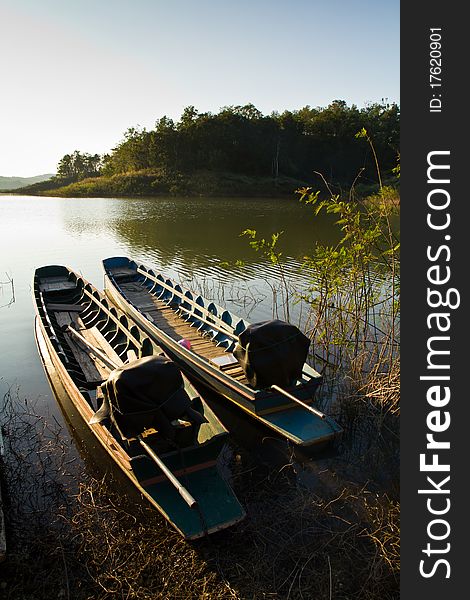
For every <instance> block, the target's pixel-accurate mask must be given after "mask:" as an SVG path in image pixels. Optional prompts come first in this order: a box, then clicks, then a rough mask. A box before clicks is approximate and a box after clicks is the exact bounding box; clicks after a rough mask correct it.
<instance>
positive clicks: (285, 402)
mask: <svg viewBox="0 0 470 600" xmlns="http://www.w3.org/2000/svg"><path fill="white" fill-rule="evenodd" d="M103 266H104V271H105V293H106V295H107V296H108V297H109V298H110V300H111V301H112V302H113V303H114V304H115V305H116V306H118V307H119V308H121V309H122V310H123V311H124V312H125V313H126V314H127V315H128V316H129V317H130V318H131V319H132V320H133V321H134V322H135V323H137V324H138V325H139V326H140V327H141V328H142V329H143V330H145V332H146V333H147V334H148V335H149V337H150V338H151V339H152V340H153V341H154V342H156V343H158V344H160V345H161V346H162V347H163V348H164V349H165V351H166V352H167V353H168V354H169V355H170V356H171V357H172V358H173V360H175V361H176V362H178V364H179V365H180V367H181V368H182V369H183V370H185V372H186V373H187V374H188V375H189V376H192V377H194V378H195V379H196V380H198V381H200V382H202V383H204V384H205V385H207V386H208V387H210V388H212V389H213V390H215V391H216V392H218V393H219V394H220V395H222V396H224V397H225V398H227V399H228V400H230V401H231V402H234V403H235V404H236V405H238V406H239V407H240V408H241V409H243V410H244V411H246V413H248V414H250V415H251V416H252V417H253V418H255V419H256V420H257V421H258V422H261V423H263V424H264V425H265V426H267V427H268V428H269V429H270V430H271V431H274V432H276V433H277V434H280V435H281V436H283V437H284V438H287V439H288V440H290V441H291V442H292V443H293V444H296V445H299V446H302V447H311V446H315V447H316V448H320V447H324V446H325V445H328V444H330V443H332V442H334V441H335V440H337V439H338V437H339V436H340V435H341V433H342V429H341V427H340V426H339V425H338V424H337V423H336V422H335V421H334V420H333V419H331V418H329V417H328V416H327V415H325V414H324V413H322V412H321V411H319V410H317V409H316V408H315V407H314V406H312V401H313V397H314V392H315V390H316V388H317V387H318V385H319V384H320V381H321V376H320V374H319V373H318V372H317V371H315V370H314V369H313V368H312V367H310V366H309V365H308V364H307V363H305V364H303V366H301V376H300V377H299V379H297V380H296V381H295V382H294V383H293V384H292V385H290V386H288V387H287V388H281V387H279V386H277V385H273V386H269V387H267V388H266V387H264V388H260V387H258V388H257V387H256V386H253V385H251V384H250V382H249V381H248V379H247V376H246V373H245V371H244V370H243V368H242V366H241V364H240V363H239V362H238V360H237V359H236V358H235V357H234V355H233V351H234V348H235V346H236V343H237V341H238V337H239V336H240V335H242V333H243V331H245V330H246V329H247V327H248V326H249V323H248V322H246V321H245V320H243V319H241V318H239V317H237V316H236V315H234V314H233V313H231V312H230V311H228V310H226V309H224V308H222V307H220V306H218V305H216V304H215V303H214V302H211V301H209V300H207V299H205V298H203V297H202V296H200V295H198V294H195V293H193V292H191V291H190V290H188V289H184V288H183V287H182V286H181V285H179V284H176V283H174V282H173V281H171V280H170V279H168V278H166V277H163V276H162V275H161V274H157V273H155V271H153V270H152V269H150V268H148V267H146V266H144V265H141V264H137V263H136V262H134V261H132V260H130V259H128V258H126V257H113V258H108V259H105V260H104V261H103ZM183 340H186V342H185V341H183ZM187 341H189V342H190V348H189V349H188V348H187V347H185V346H184V345H183V344H186V345H187V346H189V344H187Z"/></svg>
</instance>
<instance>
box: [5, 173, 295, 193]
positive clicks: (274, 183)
mask: <svg viewBox="0 0 470 600" xmlns="http://www.w3.org/2000/svg"><path fill="white" fill-rule="evenodd" d="M304 185H305V182H302V181H299V180H296V179H292V178H289V177H278V178H272V177H249V176H246V175H239V174H236V173H228V172H213V171H196V172H190V173H183V172H174V171H173V172H168V171H165V170H164V169H160V170H148V169H147V170H142V171H135V172H130V173H123V174H119V175H113V176H111V177H104V176H101V177H94V178H89V179H83V180H82V181H77V182H67V181H66V180H60V179H53V180H49V181H46V182H41V183H38V184H35V185H31V186H28V187H25V188H21V189H20V190H14V191H12V192H11V193H14V194H26V195H37V196H61V197H121V196H122V197H126V196H127V197H129V196H137V197H142V196H214V197H218V196H220V197H237V196H238V197H279V196H292V190H294V189H296V188H297V187H301V186H304Z"/></svg>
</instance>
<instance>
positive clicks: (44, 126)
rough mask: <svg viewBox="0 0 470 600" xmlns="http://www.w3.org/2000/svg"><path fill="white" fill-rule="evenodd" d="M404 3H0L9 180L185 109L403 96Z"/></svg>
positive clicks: (2, 161) (4, 167) (3, 153)
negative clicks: (401, 19) (401, 25)
mask: <svg viewBox="0 0 470 600" xmlns="http://www.w3.org/2000/svg"><path fill="white" fill-rule="evenodd" d="M399 4H400V3H399V0H289V1H287V0H232V1H231V2H229V1H226V0H0V77H1V83H2V86H1V90H2V91H1V94H0V175H3V176H12V175H16V176H24V177H27V176H32V175H39V174H42V173H54V172H55V169H56V166H57V163H58V161H59V160H60V158H61V157H62V156H63V155H64V154H66V153H70V152H73V151H74V150H80V151H81V152H90V153H100V154H101V153H103V152H107V151H109V150H110V149H112V148H113V147H114V146H115V145H116V143H118V142H119V141H120V140H121V139H122V135H123V133H124V131H126V130H127V129H128V128H129V127H131V126H136V125H140V126H142V127H146V128H148V129H149V128H152V127H153V126H154V123H155V121H156V120H157V119H158V118H160V117H162V116H163V115H167V116H169V117H172V118H173V119H175V120H177V119H179V117H180V115H181V112H182V110H183V108H184V107H185V106H188V105H194V106H195V107H196V108H197V109H198V110H200V111H202V112H205V111H211V112H217V111H218V110H219V109H220V108H221V107H222V106H227V105H239V104H247V103H250V102H251V103H253V104H254V105H255V106H256V107H257V108H258V109H259V110H261V111H262V112H263V113H265V114H269V113H270V112H272V111H274V110H276V111H279V112H282V111H283V110H285V109H290V110H295V109H298V108H301V107H303V106H305V105H307V104H308V105H310V106H321V107H323V106H328V104H330V102H331V101H332V100H335V99H340V100H345V101H346V102H347V103H348V104H349V105H350V104H356V105H357V106H359V107H363V106H365V105H366V104H368V103H371V102H380V101H381V100H382V99H388V101H390V102H397V103H399V58H400V57H399V51H400V48H399V41H400V31H399Z"/></svg>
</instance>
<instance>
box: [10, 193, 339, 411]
mask: <svg viewBox="0 0 470 600" xmlns="http://www.w3.org/2000/svg"><path fill="white" fill-rule="evenodd" d="M247 228H250V229H256V230H257V231H258V232H259V233H260V235H261V236H262V237H270V236H271V234H272V233H275V232H278V231H284V235H283V236H282V238H281V241H280V245H281V248H282V251H283V255H284V256H285V257H287V258H288V264H287V269H286V272H287V275H288V278H289V281H290V282H292V283H293V285H294V286H295V287H296V288H297V289H299V288H301V287H302V286H305V285H306V283H307V282H306V279H305V275H304V274H302V273H301V272H300V271H299V265H300V261H301V259H302V256H304V255H305V253H308V252H309V251H310V250H311V249H312V247H313V245H314V243H315V241H316V240H319V241H323V242H325V241H331V240H332V238H333V237H334V236H335V230H334V227H333V226H332V224H331V222H327V221H325V220H324V219H319V218H318V217H314V216H313V213H312V211H311V209H310V208H309V207H306V206H304V205H301V204H300V203H299V202H298V200H297V199H296V198H292V199H282V200H281V199H259V198H230V199H228V198H221V199H219V198H145V199H128V198H98V199H95V198H93V199H91V198H67V199H62V198H38V197H28V196H24V197H23V196H6V195H5V196H2V195H0V282H1V284H0V401H1V399H2V398H3V396H4V393H5V392H6V391H7V390H8V389H9V388H11V387H12V388H14V389H18V392H19V394H20V396H21V397H24V398H34V399H38V400H37V406H38V407H39V409H40V410H41V411H42V410H44V412H46V413H52V414H54V415H56V416H57V417H59V418H60V412H59V410H58V408H57V406H56V402H55V399H54V398H53V396H52V393H51V391H50V388H49V385H48V383H47V380H46V377H45V375H44V372H43V369H42V365H41V363H40V360H39V357H38V353H37V350H36V346H35V341H34V335H33V315H34V311H33V304H32V300H31V280H32V277H33V273H34V270H35V268H37V267H39V266H42V265H46V264H66V265H68V266H70V267H72V268H73V269H75V270H77V271H79V272H81V273H82V274H83V276H84V277H85V278H86V279H88V280H90V281H91V282H92V283H93V284H94V285H96V286H97V287H98V288H99V289H102V287H103V274H102V268H101V260H102V259H103V258H105V257H108V256H115V255H125V256H130V257H133V258H134V259H137V260H141V261H142V262H144V263H146V264H149V265H153V266H155V268H156V269H157V270H161V271H162V272H163V273H164V274H166V275H168V276H169V277H171V278H173V279H176V280H177V281H180V282H183V283H185V284H187V285H189V286H190V287H193V288H195V289H196V288H198V289H200V290H201V291H203V292H204V294H205V295H206V296H207V297H212V298H213V299H215V300H218V301H219V303H222V302H223V303H224V304H225V305H227V306H228V307H230V308H232V310H234V311H235V312H236V313H238V314H239V315H240V316H244V317H247V318H248V319H249V320H251V321H257V320H262V319H265V318H270V317H271V316H272V315H273V296H272V286H273V285H274V286H275V285H276V283H278V274H277V272H276V271H275V269H273V267H272V266H271V265H269V264H268V263H267V262H266V261H265V260H264V259H262V257H260V256H259V255H258V254H257V253H256V252H255V251H254V250H253V249H252V248H250V246H249V243H248V239H247V238H245V237H240V233H241V232H242V231H243V230H244V229H247ZM237 261H243V263H244V265H243V266H240V265H237V264H236V262H237ZM221 263H222V264H221ZM223 263H228V264H223ZM10 279H12V280H13V285H11V284H10V283H9V280H10ZM280 317H282V315H280Z"/></svg>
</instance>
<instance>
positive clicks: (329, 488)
mask: <svg viewBox="0 0 470 600" xmlns="http://www.w3.org/2000/svg"><path fill="white" fill-rule="evenodd" d="M18 400H19V399H18ZM18 400H17V399H15V398H14V397H12V396H10V397H9V398H8V399H7V400H5V399H4V407H6V411H5V410H4V411H3V413H2V414H1V416H2V422H3V427H4V430H5V434H6V435H5V438H6V445H7V453H6V459H7V460H6V465H5V482H6V486H5V489H6V491H7V498H8V501H7V504H6V508H7V511H6V517H7V535H8V544H9V553H8V557H7V560H6V562H5V564H4V565H3V570H2V574H1V576H0V590H1V594H0V595H2V597H4V598H5V600H8V599H9V600H16V599H18V598H20V597H21V598H23V599H24V600H46V598H47V599H49V598H51V597H52V596H53V597H57V598H64V599H67V598H74V600H87V599H89V598H94V599H95V600H111V598H117V597H119V598H124V597H125V598H134V599H136V600H137V599H138V600H159V599H161V600H164V599H166V598H185V599H187V600H191V599H193V600H197V599H200V598H207V599H208V600H243V599H245V598H253V600H262V599H263V598H267V597H272V598H279V599H281V598H299V599H300V598H315V597H318V598H328V597H330V598H332V597H334V598H344V599H346V598H349V599H350V600H375V599H376V598H377V597H380V598H382V599H384V600H396V599H397V598H398V596H399V590H398V585H399V523H398V517H399V512H398V502H397V499H396V496H395V495H392V496H389V493H390V489H388V490H387V491H385V490H384V489H380V487H378V486H377V485H376V484H375V483H373V482H372V481H371V472H370V471H369V469H368V468H367V466H368V453H365V454H364V455H362V456H361V457H359V456H358V455H355V459H354V460H353V458H352V456H349V455H348V453H347V454H343V455H340V456H338V457H337V458H335V457H331V458H317V460H316V461H315V462H313V463H304V464H299V463H298V462H296V460H294V457H293V456H292V457H291V458H290V460H289V459H286V462H285V463H284V464H283V465H278V466H276V465H274V464H266V463H264V462H260V460H259V458H258V457H257V454H256V453H255V452H252V451H250V450H248V449H245V448H243V447H241V446H239V445H238V444H237V443H236V442H234V441H233V440H232V443H231V450H230V452H229V453H228V454H227V456H226V457H224V461H223V462H224V464H225V467H224V468H225V469H229V470H230V473H231V480H232V483H233V485H234V488H235V489H236V493H237V496H238V497H239V498H240V500H241V501H242V502H243V505H244V506H245V507H246V509H247V513H248V517H247V519H246V520H245V521H243V522H242V523H240V524H238V525H236V526H234V527H233V528H231V529H228V530H225V531H223V532H220V533H219V534H215V535H214V536H211V537H210V538H208V539H203V540H200V541H197V542H194V543H188V542H185V541H184V540H183V539H182V538H181V537H180V536H179V535H178V534H177V533H176V532H175V531H174V530H173V529H172V528H171V527H169V526H168V524H167V523H166V521H165V520H164V519H163V518H162V517H161V516H160V515H159V514H158V513H156V512H155V511H154V510H152V509H151V508H150V507H148V506H146V505H144V504H142V503H140V502H135V501H133V499H131V498H130V497H129V498H127V497H126V494H123V493H119V489H120V488H119V486H118V482H117V481H115V480H113V479H112V476H111V474H110V473H107V474H104V475H103V473H98V472H95V473H94V474H93V475H92V474H91V473H90V470H91V471H94V470H95V469H90V466H91V463H90V461H88V462H89V465H88V469H87V470H85V467H84V464H83V463H82V461H81V460H80V458H79V457H78V456H77V455H76V452H75V450H74V449H73V448H72V447H71V446H70V444H69V443H67V440H66V439H65V438H64V433H65V432H64V430H63V429H61V428H60V427H59V425H58V424H57V422H54V421H53V420H50V419H45V418H43V417H39V416H38V415H37V414H35V405H34V402H28V403H24V402H23V401H18ZM65 437H66V436H65ZM260 443H261V440H260ZM263 443H264V442H263ZM369 456H370V453H369ZM353 464H355V465H356V467H357V466H359V468H357V469H352V468H351V467H352V465H353ZM353 470H355V471H356V473H357V474H359V473H360V478H359V479H355V478H354V476H353ZM301 475H302V477H301ZM301 480H304V483H301Z"/></svg>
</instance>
